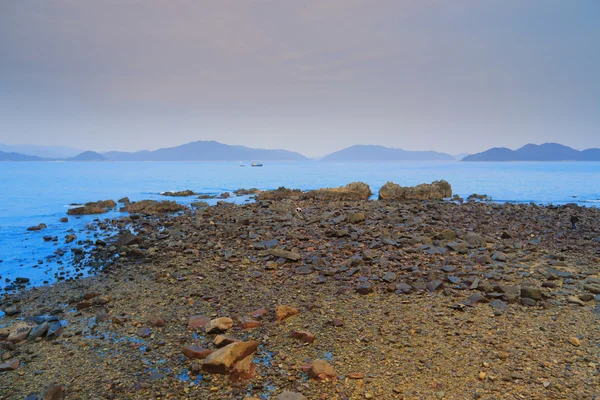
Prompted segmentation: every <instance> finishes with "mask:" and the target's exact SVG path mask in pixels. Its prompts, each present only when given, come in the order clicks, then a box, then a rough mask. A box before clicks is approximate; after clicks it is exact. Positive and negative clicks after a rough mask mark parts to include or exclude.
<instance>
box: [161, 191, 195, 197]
mask: <svg viewBox="0 0 600 400" xmlns="http://www.w3.org/2000/svg"><path fill="white" fill-rule="evenodd" d="M161 195H163V196H170V197H187V196H194V195H196V193H194V192H193V191H192V190H181V191H179V192H162V193H161Z"/></svg>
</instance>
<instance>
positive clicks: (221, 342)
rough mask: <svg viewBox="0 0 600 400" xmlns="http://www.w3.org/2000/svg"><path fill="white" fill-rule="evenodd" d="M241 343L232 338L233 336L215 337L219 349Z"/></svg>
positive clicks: (215, 343)
mask: <svg viewBox="0 0 600 400" xmlns="http://www.w3.org/2000/svg"><path fill="white" fill-rule="evenodd" d="M240 341H241V340H239V339H236V338H234V337H231V336H227V335H217V336H216V337H215V340H213V343H214V345H215V346H217V347H224V346H227V345H228V344H231V343H237V342H240Z"/></svg>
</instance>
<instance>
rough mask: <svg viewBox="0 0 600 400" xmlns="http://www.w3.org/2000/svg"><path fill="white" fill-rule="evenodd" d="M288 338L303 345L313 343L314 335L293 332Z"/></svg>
mask: <svg viewBox="0 0 600 400" xmlns="http://www.w3.org/2000/svg"><path fill="white" fill-rule="evenodd" d="M290 336H291V337H293V338H294V339H298V340H300V341H302V342H304V343H313V342H314V341H315V335H313V334H312V333H310V332H308V331H294V332H292V333H291V334H290Z"/></svg>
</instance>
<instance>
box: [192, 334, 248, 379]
mask: <svg viewBox="0 0 600 400" xmlns="http://www.w3.org/2000/svg"><path fill="white" fill-rule="evenodd" d="M257 348H258V343H257V342H254V341H249V342H237V343H232V344H230V345H227V346H225V347H223V348H221V349H219V350H217V351H214V352H212V353H211V354H210V355H209V356H208V357H207V358H206V359H205V360H204V362H203V363H202V369H203V370H204V371H206V372H210V373H214V374H228V373H230V372H231V370H232V369H233V366H234V365H235V363H237V362H238V361H241V360H243V359H245V358H246V357H248V356H250V355H251V354H253V353H254V352H255V351H256V349H257Z"/></svg>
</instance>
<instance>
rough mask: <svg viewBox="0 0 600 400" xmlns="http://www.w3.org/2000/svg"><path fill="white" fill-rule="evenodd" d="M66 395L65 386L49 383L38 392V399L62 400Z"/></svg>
mask: <svg viewBox="0 0 600 400" xmlns="http://www.w3.org/2000/svg"><path fill="white" fill-rule="evenodd" d="M65 396H66V391H65V387H64V386H62V385H49V386H46V388H45V389H44V390H43V391H42V393H41V394H40V397H39V399H40V400H63V399H64V398H65Z"/></svg>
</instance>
